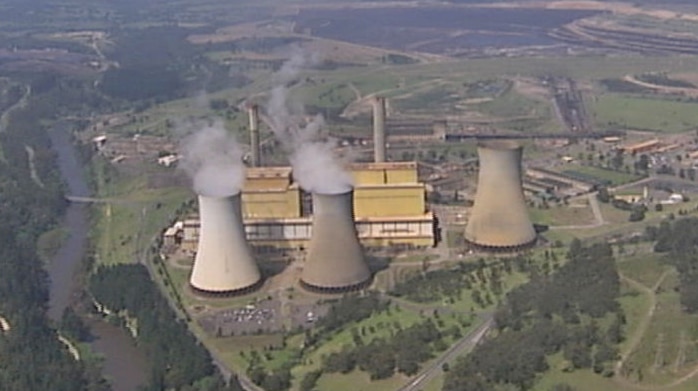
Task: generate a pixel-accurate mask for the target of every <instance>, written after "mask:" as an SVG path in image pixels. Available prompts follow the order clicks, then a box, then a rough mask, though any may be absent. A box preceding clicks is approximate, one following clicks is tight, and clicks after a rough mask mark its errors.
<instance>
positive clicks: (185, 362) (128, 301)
mask: <svg viewBox="0 0 698 391" xmlns="http://www.w3.org/2000/svg"><path fill="white" fill-rule="evenodd" d="M89 290H90V292H91V293H92V295H93V296H94V298H95V300H97V302H99V303H101V304H102V305H104V306H105V307H106V308H108V309H109V310H110V311H113V312H117V313H121V314H128V316H129V317H132V318H135V319H137V325H138V326H137V337H136V339H137V341H138V344H139V345H140V346H142V348H143V349H144V351H145V354H146V356H147V357H148V361H149V362H150V363H151V364H152V370H151V374H150V384H149V386H147V387H146V388H145V389H144V391H150V390H152V391H158V390H192V391H193V390H196V391H204V390H221V391H222V390H230V391H233V390H241V388H240V386H239V384H238V383H237V381H236V380H235V379H232V380H231V382H230V384H229V385H228V386H227V388H226V386H224V385H223V383H222V379H221V378H220V375H219V374H218V373H217V372H216V369H215V367H214V366H213V362H212V358H211V356H210V354H209V353H208V351H207V350H206V348H205V347H204V346H203V345H201V343H199V342H198V341H197V339H196V337H194V335H193V334H192V333H191V332H190V331H189V329H188V327H187V324H186V323H185V322H184V321H183V320H182V319H178V318H177V316H176V314H175V312H174V311H173V310H172V308H171V307H170V306H169V303H168V302H167V300H166V299H165V298H164V297H163V295H162V294H161V293H160V291H159V289H158V288H157V286H156V285H155V283H154V282H153V281H152V280H151V279H150V275H149V274H148V271H147V269H146V268H145V267H144V266H143V265H136V264H121V265H114V266H102V267H100V268H99V269H98V270H97V271H96V272H95V273H93V274H92V276H91V277H90V282H89ZM203 385H206V386H205V387H204V386H203ZM211 385H215V386H211ZM217 387H220V388H217Z"/></svg>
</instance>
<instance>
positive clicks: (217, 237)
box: [189, 193, 261, 294]
mask: <svg viewBox="0 0 698 391" xmlns="http://www.w3.org/2000/svg"><path fill="white" fill-rule="evenodd" d="M199 215H200V219H201V228H200V231H199V246H198V249H197V252H196V258H195V259H194V268H193V270H192V273H191V278H190V280H189V282H190V284H191V286H192V287H193V288H194V289H195V290H197V291H200V292H204V293H209V294H231V293H239V292H240V291H245V290H248V289H252V288H254V287H255V286H256V285H257V284H258V283H259V282H261V275H260V272H259V268H258V267H257V263H256V262H255V260H254V257H253V256H252V251H251V250H250V247H249V245H248V244H247V240H246V238H245V229H244V227H243V225H242V211H241V207H240V194H239V193H238V194H234V195H230V196H224V197H208V196H203V195H199Z"/></svg>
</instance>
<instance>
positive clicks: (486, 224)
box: [465, 140, 536, 251]
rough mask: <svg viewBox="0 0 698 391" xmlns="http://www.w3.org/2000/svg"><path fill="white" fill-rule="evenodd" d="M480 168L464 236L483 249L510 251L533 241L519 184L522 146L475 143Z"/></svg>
mask: <svg viewBox="0 0 698 391" xmlns="http://www.w3.org/2000/svg"><path fill="white" fill-rule="evenodd" d="M477 151H478V156H479V158H480V171H479V173H478V181H477V194H476V195H475V204H474V205H473V209H472V213H471V214H470V219H469V221H468V224H467V226H466V227H465V239H466V240H467V241H468V242H470V243H472V244H474V245H475V246H477V247H481V248H483V249H486V250H502V251H511V250H518V249H520V248H522V247H525V246H527V245H530V244H533V242H535V240H536V231H535V230H534V228H533V224H532V223H531V220H530V219H529V217H528V211H527V210H526V201H525V199H524V195H523V187H522V183H521V156H522V152H523V148H522V147H521V146H520V145H519V144H517V143H515V142H513V141H508V140H499V141H488V142H481V143H479V144H478V150H477Z"/></svg>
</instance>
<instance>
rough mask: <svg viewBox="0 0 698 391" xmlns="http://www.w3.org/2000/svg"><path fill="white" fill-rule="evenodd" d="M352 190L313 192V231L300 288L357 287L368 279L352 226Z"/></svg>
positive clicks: (338, 288)
mask: <svg viewBox="0 0 698 391" xmlns="http://www.w3.org/2000/svg"><path fill="white" fill-rule="evenodd" d="M353 196H354V192H353V191H352V190H350V191H348V192H345V193H339V194H318V193H313V228H312V229H313V231H312V236H311V238H310V243H309V244H308V253H307V256H306V260H305V266H304V267H303V273H302V275H301V285H303V287H305V288H306V289H309V290H313V291H319V292H340V291H347V290H351V289H355V288H358V287H360V286H362V285H363V284H364V283H366V282H367V281H368V280H369V279H370V278H371V271H370V270H369V268H368V265H367V264H366V261H365V260H364V254H363V250H362V249H361V244H359V239H358V236H357V233H356V227H355V226H354V214H353V209H354V208H353V201H352V200H353Z"/></svg>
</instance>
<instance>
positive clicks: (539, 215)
mask: <svg viewBox="0 0 698 391" xmlns="http://www.w3.org/2000/svg"><path fill="white" fill-rule="evenodd" d="M528 214H529V216H530V217H531V221H533V222H534V223H536V224H545V225H550V226H556V225H563V226H564V225H586V224H593V223H594V222H595V220H594V213H593V212H592V210H591V208H590V207H589V206H588V205H586V206H584V205H580V206H577V207H574V206H568V205H561V206H551V207H550V208H549V209H539V208H529V209H528Z"/></svg>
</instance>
